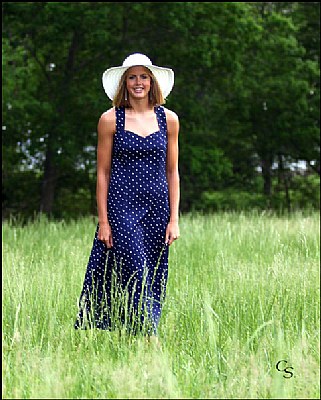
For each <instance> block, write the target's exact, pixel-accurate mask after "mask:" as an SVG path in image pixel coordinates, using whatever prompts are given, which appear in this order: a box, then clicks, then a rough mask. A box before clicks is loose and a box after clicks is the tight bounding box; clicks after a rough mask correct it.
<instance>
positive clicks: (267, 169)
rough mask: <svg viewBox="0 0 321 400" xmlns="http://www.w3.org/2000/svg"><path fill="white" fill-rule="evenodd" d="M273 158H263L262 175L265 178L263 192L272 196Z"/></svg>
mask: <svg viewBox="0 0 321 400" xmlns="http://www.w3.org/2000/svg"><path fill="white" fill-rule="evenodd" d="M271 168H272V160H271V158H270V157H264V158H262V175H263V180H264V187H263V193H264V194H265V195H266V196H268V197H270V196H271V193H272V176H271V175H272V174H271Z"/></svg>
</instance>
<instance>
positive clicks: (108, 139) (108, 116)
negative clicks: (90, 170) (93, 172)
mask: <svg viewBox="0 0 321 400" xmlns="http://www.w3.org/2000/svg"><path fill="white" fill-rule="evenodd" d="M115 118H116V117H115V110H114V108H111V109H109V110H108V111H106V112H105V113H103V114H102V115H101V117H100V119H99V122H98V127H97V132H98V144H97V184H96V199H97V211H98V222H99V225H100V226H101V225H103V224H106V223H109V221H108V214H107V196H108V188H109V182H110V175H111V166H112V150H113V139H114V133H115V128H116V127H115V125H116V119H115Z"/></svg>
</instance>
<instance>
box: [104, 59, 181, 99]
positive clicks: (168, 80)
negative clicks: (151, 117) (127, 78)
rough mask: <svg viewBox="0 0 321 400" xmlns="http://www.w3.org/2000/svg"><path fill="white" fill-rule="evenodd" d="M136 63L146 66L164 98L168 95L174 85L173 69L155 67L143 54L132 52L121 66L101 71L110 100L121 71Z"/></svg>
mask: <svg viewBox="0 0 321 400" xmlns="http://www.w3.org/2000/svg"><path fill="white" fill-rule="evenodd" d="M138 65H142V66H144V67H146V68H148V69H149V70H150V71H151V72H152V73H153V74H154V76H155V78H156V79H157V82H158V84H159V87H160V89H161V91H162V94H163V97H164V99H165V98H166V97H167V96H168V95H169V93H170V92H171V90H172V88H173V86H174V71H173V70H172V69H170V68H164V67H157V66H156V65H153V64H152V62H151V60H150V59H149V58H148V57H147V56H145V55H144V54H140V53H134V54H131V55H129V56H128V57H127V58H125V60H124V62H123V65H122V66H120V67H111V68H108V69H107V70H106V71H105V72H104V73H103V78H102V81H103V87H104V90H105V92H106V94H107V96H108V97H109V98H110V100H113V99H114V97H115V95H116V93H117V90H118V86H119V82H120V79H121V77H122V75H123V73H124V72H125V71H126V70H127V69H128V68H130V67H134V66H138Z"/></svg>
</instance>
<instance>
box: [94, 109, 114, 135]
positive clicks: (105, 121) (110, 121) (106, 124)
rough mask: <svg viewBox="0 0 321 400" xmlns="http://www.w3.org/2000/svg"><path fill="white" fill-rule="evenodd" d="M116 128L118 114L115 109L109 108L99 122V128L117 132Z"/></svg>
mask: <svg viewBox="0 0 321 400" xmlns="http://www.w3.org/2000/svg"><path fill="white" fill-rule="evenodd" d="M115 126H116V113H115V107H112V108H109V109H108V110H106V111H104V112H103V113H102V114H101V116H100V118H99V121H98V127H101V128H102V129H103V130H106V131H109V130H110V131H112V132H113V131H115Z"/></svg>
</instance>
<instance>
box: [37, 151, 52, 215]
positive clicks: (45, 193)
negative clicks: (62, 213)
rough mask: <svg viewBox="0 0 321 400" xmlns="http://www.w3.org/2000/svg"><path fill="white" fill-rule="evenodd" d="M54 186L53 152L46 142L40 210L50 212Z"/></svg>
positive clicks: (48, 213)
mask: <svg viewBox="0 0 321 400" xmlns="http://www.w3.org/2000/svg"><path fill="white" fill-rule="evenodd" d="M55 188H56V169H55V166H54V162H53V153H52V150H51V149H50V145H49V144H48V148H47V151H46V160H45V165H44V178H43V183H42V193H41V203H40V212H42V213H45V214H47V215H48V216H49V215H50V214H51V213H52V210H53V204H54V198H55Z"/></svg>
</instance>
